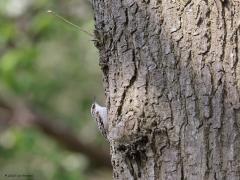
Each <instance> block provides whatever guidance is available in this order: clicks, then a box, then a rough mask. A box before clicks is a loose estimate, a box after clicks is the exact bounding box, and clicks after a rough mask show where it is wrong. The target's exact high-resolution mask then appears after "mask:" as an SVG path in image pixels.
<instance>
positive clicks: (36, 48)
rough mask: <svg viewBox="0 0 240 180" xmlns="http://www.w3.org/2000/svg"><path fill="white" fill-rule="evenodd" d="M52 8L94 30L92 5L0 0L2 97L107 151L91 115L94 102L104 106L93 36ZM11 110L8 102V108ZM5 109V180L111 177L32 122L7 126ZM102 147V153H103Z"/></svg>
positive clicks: (1, 163)
mask: <svg viewBox="0 0 240 180" xmlns="http://www.w3.org/2000/svg"><path fill="white" fill-rule="evenodd" d="M48 9H51V10H53V11H55V12H57V13H59V14H61V15H62V16H64V17H65V18H67V19H68V20H70V21H72V22H74V23H75V24H77V25H79V26H80V27H82V28H83V29H85V30H87V31H89V32H91V33H92V32H93V29H94V21H93V12H92V9H91V3H90V1H88V0H58V1H57V0H52V1H49V0H0V100H1V99H2V100H4V102H11V103H12V104H13V105H14V104H17V103H18V102H19V101H21V103H24V104H27V105H28V107H31V109H34V111H37V112H38V113H39V114H41V115H43V116H44V117H47V119H48V121H51V123H53V124H54V125H56V127H58V123H59V124H63V125H64V126H67V127H68V128H69V129H70V130H71V133H73V134H74V135H75V136H76V137H77V138H78V139H80V140H81V141H83V142H84V143H87V144H91V145H93V146H94V147H97V148H101V149H106V150H108V144H107V143H106V142H105V141H104V139H103V138H102V136H101V135H100V134H99V131H98V130H97V128H96V124H95V121H94V120H93V119H92V118H91V115H90V106H91V103H92V101H93V97H94V96H96V98H97V100H98V101H99V102H100V103H101V104H104V91H103V87H102V74H101V71H100V67H99V65H98V50H97V49H96V48H95V47H94V44H93V42H92V39H93V38H91V37H89V36H88V35H87V34H85V33H83V32H80V31H79V30H77V29H75V28H74V27H72V26H70V25H68V24H66V23H64V22H62V21H61V20H59V19H56V18H55V17H54V16H51V15H50V14H48V13H47V12H46V11H47V10H48ZM3 106H4V105H3ZM5 114H6V112H5V110H4V108H2V109H1V107H0V180H2V179H3V180H5V179H14V178H13V177H12V178H10V177H6V174H13V175H14V174H15V175H22V174H28V175H31V177H18V178H16V179H42V180H45V179H53V180H61V179H64V180H65V179H70V180H71V179H73V180H75V179H77V180H78V179H79V180H81V179H90V180H91V179H92V180H93V179H106V180H107V179H111V176H112V175H111V173H112V172H111V169H110V168H109V167H104V166H97V165H96V166H95V165H94V162H90V160H89V158H88V157H87V156H86V155H85V154H84V153H77V152H73V151H71V150H67V149H66V148H65V147H64V146H62V145H60V144H59V143H58V142H56V140H55V139H54V138H52V137H50V136H48V135H46V133H45V132H44V131H42V130H40V129H38V128H36V127H34V126H31V125H30V126H26V123H25V124H24V125H22V124H21V123H16V122H14V120H11V121H10V122H8V120H7V118H6V117H7V116H5ZM96 150H97V149H96Z"/></svg>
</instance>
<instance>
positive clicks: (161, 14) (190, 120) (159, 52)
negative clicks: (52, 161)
mask: <svg viewBox="0 0 240 180" xmlns="http://www.w3.org/2000/svg"><path fill="white" fill-rule="evenodd" d="M93 8H94V12H95V22H96V24H95V27H96V31H95V34H96V37H97V38H98V41H97V42H96V46H97V47H98V49H99V51H100V65H101V68H102V70H103V74H104V85H105V93H106V97H107V107H108V116H109V126H110V127H109V141H110V146H111V155H112V165H113V171H114V175H113V176H114V179H130V180H131V179H134V180H135V179H147V180H152V179H157V180H158V179H162V180H168V179H173V180H175V179H181V180H183V179H189V180H195V179H197V180H198V179H202V180H213V179H216V180H220V179H229V180H239V179H240V129H239V128H240V102H239V91H240V62H239V58H240V49H239V47H240V38H239V34H240V31H239V27H240V1H238V0H232V1H229V0H209V1H208V0H197V1H190V0H178V1H175V0H170V1H168V0H163V1H161V0H142V1H135V0H121V1H120V0H94V1H93Z"/></svg>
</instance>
